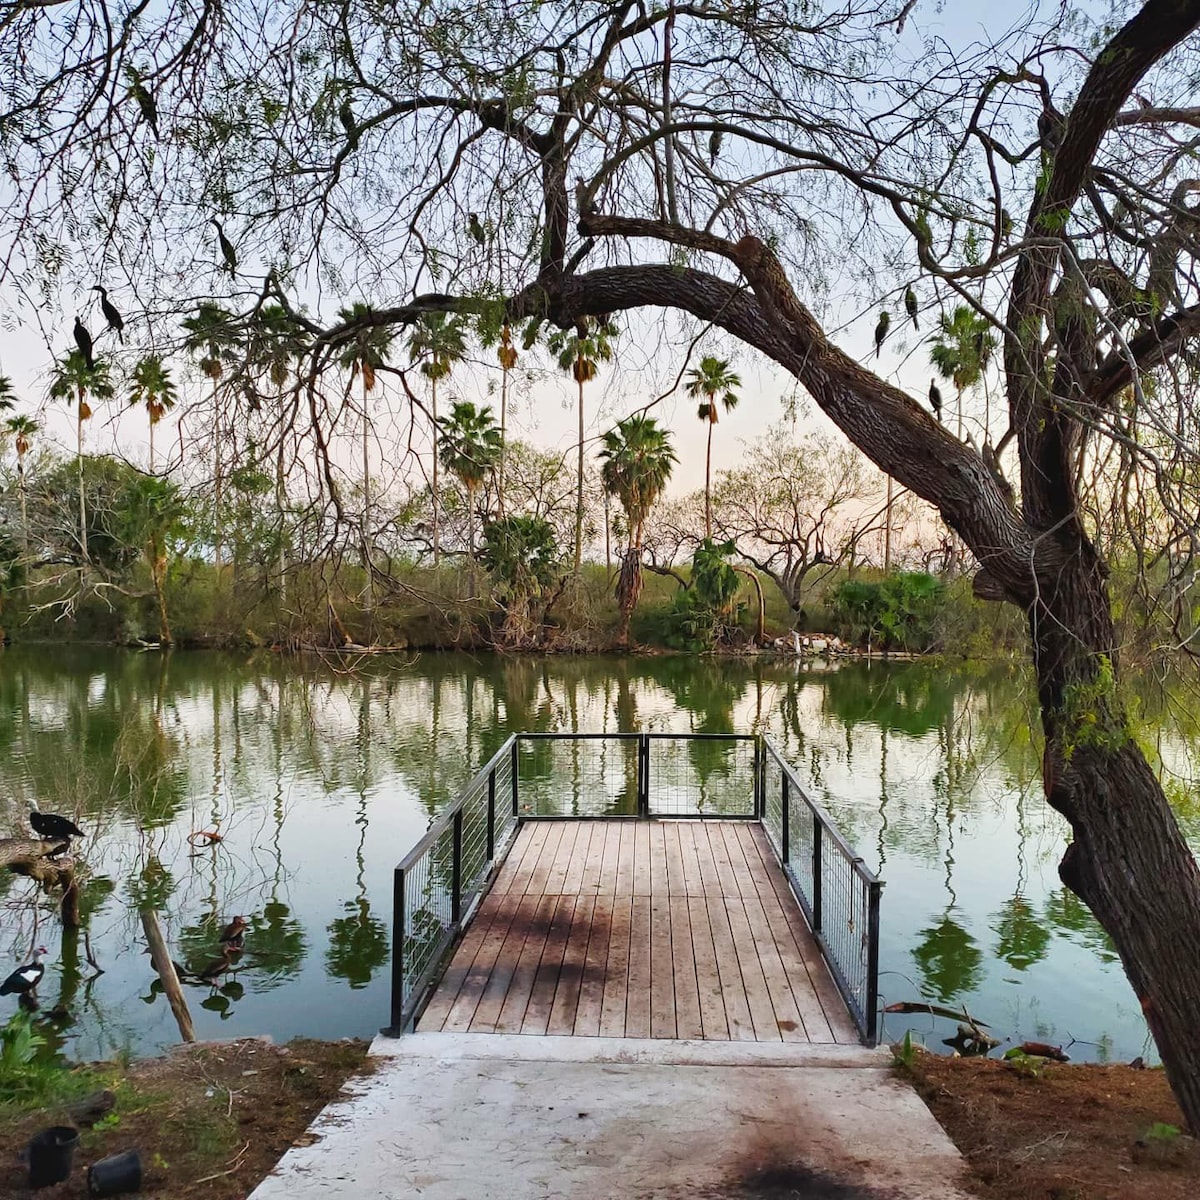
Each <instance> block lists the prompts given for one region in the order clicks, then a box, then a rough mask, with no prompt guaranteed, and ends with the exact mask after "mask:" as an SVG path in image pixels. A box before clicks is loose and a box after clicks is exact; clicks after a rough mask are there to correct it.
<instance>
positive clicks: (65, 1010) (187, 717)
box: [0, 648, 1200, 1058]
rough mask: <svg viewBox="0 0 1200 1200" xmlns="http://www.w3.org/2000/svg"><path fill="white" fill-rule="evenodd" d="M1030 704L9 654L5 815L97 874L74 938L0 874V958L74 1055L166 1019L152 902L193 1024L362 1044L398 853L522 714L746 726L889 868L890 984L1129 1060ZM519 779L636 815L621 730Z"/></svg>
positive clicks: (707, 795)
mask: <svg viewBox="0 0 1200 1200" xmlns="http://www.w3.org/2000/svg"><path fill="white" fill-rule="evenodd" d="M1190 707H1191V706H1189V705H1180V704H1178V703H1175V702H1173V701H1172V696H1171V693H1170V690H1169V689H1167V690H1165V691H1164V690H1161V689H1160V690H1159V691H1157V692H1155V693H1153V694H1147V696H1146V697H1144V699H1143V704H1142V717H1143V722H1144V726H1145V727H1146V728H1147V729H1150V730H1152V734H1151V736H1150V750H1151V752H1152V753H1153V754H1154V755H1155V756H1156V762H1157V763H1158V764H1159V765H1161V767H1162V768H1163V770H1164V772H1165V773H1166V777H1167V780H1168V788H1169V791H1170V794H1171V796H1172V799H1173V801H1174V802H1175V804H1176V807H1177V811H1179V813H1180V817H1181V820H1182V822H1183V824H1184V828H1185V831H1186V832H1187V834H1188V836H1189V837H1193V838H1195V837H1197V836H1200V804H1198V803H1197V796H1196V791H1195V789H1194V787H1193V786H1192V785H1191V783H1190V781H1191V780H1192V779H1193V778H1194V775H1195V773H1194V770H1193V760H1192V748H1193V746H1194V745H1195V744H1196V741H1197V737H1198V736H1200V730H1198V729H1197V728H1196V725H1195V721H1194V720H1193V719H1192V718H1191V717H1189V716H1188V715H1187V714H1188V712H1189V711H1190ZM1033 716H1034V714H1033V710H1032V708H1031V702H1030V698H1029V694H1028V691H1027V690H1026V687H1025V684H1024V681H1023V678H1022V677H1021V675H1020V674H1019V673H1017V672H1014V671H1010V670H1008V669H1007V668H996V669H990V670H986V671H984V670H976V669H963V670H954V669H947V668H946V667H944V666H937V667H934V666H930V665H926V664H919V663H914V664H897V665H893V666H881V665H880V664H878V663H874V664H850V665H847V666H844V667H843V668H841V669H839V670H823V669H815V668H814V669H807V668H800V667H797V666H796V665H795V664H794V663H790V662H767V661H753V660H751V661H737V662H728V663H720V662H713V661H708V660H705V661H698V660H694V659H689V658H664V659H649V660H630V659H612V658H603V659H602V658H562V659H532V658H514V657H505V658H499V659H491V658H469V657H466V656H459V655H426V656H423V657H420V658H418V659H416V660H415V661H400V660H397V661H391V662H389V661H382V660H375V661H371V662H368V663H367V664H365V666H363V667H362V668H361V669H354V670H351V669H346V667H345V666H344V665H343V664H339V665H337V666H333V665H326V664H322V663H320V662H318V661H316V660H307V661H284V660H281V659H280V658H279V657H278V656H275V655H271V654H267V653H260V654H253V655H248V656H227V655H218V654H183V653H175V654H172V655H169V656H168V655H160V654H155V653H147V654H139V653H123V652H115V651H107V650H97V649H84V648H72V649H63V648H54V649H53V650H48V649H44V648H35V649H16V650H13V649H10V650H8V651H5V652H3V654H2V655H0V829H3V831H4V832H14V833H15V832H19V831H23V830H24V829H25V828H26V826H25V824H24V822H25V820H26V813H27V810H28V807H29V805H30V803H32V802H36V803H37V804H38V805H39V807H44V808H46V809H48V810H49V811H59V812H68V813H76V814H78V815H79V816H80V818H81V823H82V825H83V827H84V829H85V830H86V831H87V833H88V838H87V839H86V840H85V841H84V842H83V844H82V846H81V847H80V850H81V857H82V860H83V861H84V862H85V863H86V870H87V875H86V878H85V880H84V884H83V889H82V904H81V910H82V918H83V928H82V929H81V931H80V932H79V933H78V934H77V935H70V934H62V935H61V936H60V933H59V930H58V927H57V918H56V916H55V914H54V911H53V904H52V903H51V902H50V901H48V900H47V899H46V898H44V897H39V896H37V894H36V893H35V892H34V891H33V890H32V888H31V886H30V885H29V883H28V882H27V881H26V880H23V879H19V878H17V877H15V876H11V875H7V874H5V875H3V876H0V908H2V911H3V914H4V919H3V923H2V931H0V956H2V960H3V962H4V963H5V964H6V965H7V964H11V963H14V962H15V961H17V960H19V961H26V960H27V956H28V953H29V951H30V950H31V949H32V947H33V946H35V945H38V944H40V942H41V941H45V944H46V945H48V946H51V947H52V949H53V952H52V953H51V955H50V956H49V960H48V963H47V973H46V978H45V979H44V981H43V987H42V995H43V1005H42V1009H41V1011H40V1012H39V1013H38V1015H37V1020H38V1022H39V1028H40V1027H41V1026H45V1028H44V1029H42V1032H43V1033H44V1034H45V1035H46V1036H47V1037H48V1038H50V1040H51V1044H52V1045H53V1046H54V1047H55V1048H58V1047H61V1048H63V1049H64V1051H65V1052H66V1053H68V1054H71V1055H73V1056H76V1057H81V1058H88V1057H95V1056H99V1055H102V1054H111V1053H112V1052H114V1051H115V1050H120V1049H122V1048H124V1047H129V1048H130V1049H133V1050H135V1051H144V1050H152V1049H155V1048H157V1047H159V1046H162V1045H165V1044H168V1043H170V1042H172V1041H174V1040H175V1038H176V1036H177V1032H176V1029H175V1026H174V1021H173V1018H172V1016H171V1013H170V1010H169V1007H168V1005H167V1004H166V1002H165V998H163V997H162V996H161V994H160V991H159V989H158V988H157V986H156V980H155V977H154V973H153V970H152V968H151V966H150V962H149V958H148V956H146V955H145V954H143V953H142V946H143V941H144V939H143V935H142V930H141V924H140V920H139V915H138V914H139V913H140V912H141V911H142V910H143V909H145V908H151V909H153V910H155V911H156V912H158V914H159V917H160V921H161V924H162V927H163V931H164V935H165V936H166V938H167V941H168V943H169V945H170V947H171V952H172V955H173V956H174V957H175V959H176V961H177V962H178V964H179V966H180V968H181V969H182V975H183V978H184V985H185V989H186V991H187V995H188V999H189V1003H190V1005H191V1007H192V1009H193V1017H194V1019H195V1023H196V1028H197V1034H198V1036H201V1037H205V1036H215V1035H219V1036H230V1035H233V1034H240V1033H258V1032H266V1033H271V1034H273V1035H274V1036H276V1037H278V1038H287V1037H290V1036H293V1035H295V1034H300V1033H303V1034H310V1035H315V1036H341V1035H345V1034H354V1035H367V1034H370V1033H371V1032H372V1031H373V1030H374V1029H376V1028H378V1027H379V1026H380V1025H382V1024H384V1023H385V1020H386V1012H387V998H388V979H387V967H388V958H389V926H390V919H391V912H390V904H391V869H392V867H393V865H394V863H395V862H396V861H397V860H398V859H399V858H400V857H401V855H402V854H403V853H404V852H405V851H406V850H407V849H408V848H409V847H410V846H411V845H412V844H413V843H414V842H415V841H416V839H417V838H418V837H419V836H420V834H421V833H422V832H423V831H424V829H425V828H426V827H427V825H428V823H429V821H430V819H431V818H432V817H433V816H434V815H435V814H436V813H437V812H439V811H440V809H441V808H442V806H443V805H444V804H445V803H446V802H447V801H448V800H449V799H450V798H451V797H452V796H453V795H454V794H455V792H456V791H457V789H458V788H459V787H460V786H461V785H462V784H463V783H465V782H466V781H467V779H469V778H470V777H471V775H472V774H473V773H474V771H475V770H476V769H477V768H478V767H479V766H480V765H481V764H482V763H483V762H485V761H486V760H487V759H488V758H489V757H490V756H491V754H492V753H494V751H495V750H496V749H497V748H498V747H499V746H500V745H501V743H502V742H503V740H504V739H505V737H506V736H507V735H508V733H509V732H510V731H513V730H530V731H542V732H553V731H565V730H573V729H581V730H589V731H596V732H607V733H616V732H621V731H634V730H649V731H651V732H695V733H718V732H727V731H730V730H734V731H745V732H749V731H755V730H763V731H766V732H769V733H770V734H771V735H772V736H773V737H774V738H775V739H776V740H777V741H778V742H779V743H780V744H781V746H782V747H783V749H784V751H785V753H786V754H787V756H788V757H789V758H790V760H791V761H792V762H793V763H795V764H796V766H797V768H798V770H799V772H800V775H801V778H802V779H804V780H805V781H806V782H807V784H808V786H809V787H810V790H811V792H812V794H813V796H814V798H816V799H818V800H819V801H821V802H822V803H823V804H825V805H826V807H827V808H829V809H830V811H831V812H832V813H833V815H834V817H835V818H836V820H837V822H838V823H839V825H840V826H841V828H842V829H843V830H844V831H845V833H846V834H847V836H848V837H849V839H850V841H851V842H852V843H853V844H854V845H855V846H856V847H857V848H858V849H859V850H860V851H861V852H862V853H864V854H865V855H867V857H868V861H869V864H870V865H871V866H872V867H875V868H880V869H881V870H882V874H883V875H884V878H885V879H886V880H887V883H888V886H887V889H886V891H885V893H884V905H883V946H882V968H883V972H884V974H883V978H882V987H883V991H884V998H885V1000H888V1001H891V1000H915V999H918V998H920V997H921V996H924V998H926V999H928V1000H932V1001H936V1002H941V1003H944V1004H958V1005H962V1004H965V1005H967V1006H968V1008H969V1010H970V1011H971V1012H972V1013H973V1014H974V1015H976V1016H978V1017H979V1018H980V1019H982V1020H987V1021H988V1022H989V1024H990V1025H991V1026H992V1028H993V1030H995V1031H997V1032H998V1033H1001V1034H1010V1035H1013V1036H1022V1037H1024V1036H1036V1037H1038V1038H1039V1040H1047V1039H1056V1040H1067V1039H1069V1038H1070V1037H1072V1036H1073V1037H1076V1038H1081V1039H1085V1040H1087V1041H1089V1042H1093V1043H1097V1044H1098V1045H1099V1046H1100V1047H1101V1048H1102V1049H1095V1050H1089V1049H1088V1048H1086V1047H1084V1048H1083V1049H1082V1052H1081V1051H1080V1050H1076V1051H1074V1052H1073V1057H1086V1056H1088V1054H1091V1053H1095V1054H1099V1053H1101V1052H1104V1053H1108V1052H1111V1053H1113V1054H1116V1055H1125V1054H1127V1055H1130V1056H1132V1055H1133V1054H1136V1053H1140V1052H1141V1051H1142V1049H1143V1045H1144V1040H1145V1031H1144V1024H1143V1023H1142V1020H1141V1016H1140V1013H1139V1012H1138V1011H1137V1006H1136V1002H1135V1001H1134V1000H1133V997H1132V993H1131V991H1130V989H1129V987H1128V984H1127V983H1126V982H1125V980H1124V978H1123V976H1122V974H1121V971H1120V967H1119V964H1118V962H1117V961H1116V956H1115V954H1114V953H1113V950H1112V946H1111V944H1110V943H1109V941H1108V939H1107V938H1106V937H1105V936H1104V934H1103V932H1102V931H1101V930H1100V929H1099V927H1098V925H1097V924H1096V922H1095V921H1094V919H1093V918H1092V917H1091V915H1090V914H1089V913H1088V912H1087V910H1086V909H1085V908H1084V907H1083V905H1082V904H1080V902H1079V901H1078V900H1077V899H1076V898H1075V897H1074V896H1072V895H1071V894H1070V893H1069V892H1067V891H1066V890H1065V889H1063V887H1062V885H1061V884H1060V883H1059V881H1058V878H1057V872H1056V864H1057V861H1058V859H1059V857H1060V855H1061V852H1062V847H1063V845H1064V839H1065V837H1066V828H1065V825H1064V823H1063V822H1062V821H1061V819H1060V818H1058V817H1057V816H1056V815H1055V814H1054V813H1053V812H1052V811H1050V810H1049V809H1048V808H1047V806H1046V804H1045V802H1044V799H1043V798H1042V793H1041V785H1040V781H1039V779H1038V774H1037V772H1038V766H1039V749H1038V745H1037V735H1036V728H1037V727H1036V722H1035V721H1034V720H1032V719H1031V718H1033ZM673 745H674V743H663V744H662V747H661V751H659V750H656V753H659V752H661V754H662V755H663V756H664V757H663V758H662V760H661V761H662V763H663V767H662V770H663V771H664V773H665V772H667V771H668V770H670V771H672V772H674V773H675V779H676V785H677V786H678V787H680V788H683V787H687V788H694V789H695V799H696V800H697V801H698V802H699V803H701V804H703V805H706V806H708V805H712V806H716V807H719V806H720V805H722V804H723V803H726V800H725V799H723V798H724V797H726V796H727V795H728V794H729V793H730V791H731V781H732V780H733V777H734V775H735V774H736V772H735V770H734V768H733V765H732V764H733V760H732V759H731V757H730V755H729V753H728V751H727V748H725V747H723V746H720V745H718V744H716V743H706V742H696V743H692V744H687V745H686V746H684V745H679V746H678V749H677V750H670V749H669V747H670V746H673ZM672 755H674V757H672ZM521 776H522V779H523V780H527V779H528V780H531V781H532V780H540V781H541V784H540V786H544V787H545V788H546V789H548V791H553V792H554V793H555V802H556V803H558V804H560V805H562V806H564V808H565V810H566V811H577V812H585V811H593V810H594V805H595V804H596V801H597V798H598V797H602V798H603V803H604V805H605V806H607V807H611V808H614V809H616V810H627V811H632V810H633V808H634V805H635V802H636V748H635V746H634V744H633V743H632V742H622V741H619V740H617V739H609V740H607V741H601V742H597V743H594V744H592V745H584V746H577V745H571V744H550V743H545V744H544V745H540V746H534V747H531V748H530V749H529V750H528V752H527V753H524V752H523V757H522V762H521ZM212 835H215V836H212ZM237 914H241V915H244V916H245V918H246V924H247V928H246V931H245V935H244V941H243V947H242V949H241V951H240V953H234V954H227V953H226V950H225V949H224V948H223V947H222V944H221V943H220V942H219V940H218V937H219V933H220V930H221V929H222V927H223V926H224V925H225V924H226V923H227V922H228V921H229V920H231V919H232V917H233V916H234V915H237ZM91 963H94V964H95V965H94V966H93V965H91ZM8 969H11V966H9V967H8ZM101 972H102V973H101ZM141 1001H145V1003H142V1002H141ZM2 1015H3V1014H2V1013H0V1016H2ZM889 1022H890V1023H889V1025H888V1027H887V1030H886V1032H887V1033H889V1034H891V1035H893V1036H895V1035H898V1034H899V1033H900V1032H901V1031H902V1029H903V1028H904V1025H903V1024H899V1025H898V1024H896V1022H895V1021H894V1020H892V1019H890V1018H889ZM930 1032H931V1033H932V1032H934V1031H933V1030H930ZM929 1040H930V1041H936V1040H937V1039H936V1038H933V1037H931V1038H930V1039H929Z"/></svg>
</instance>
